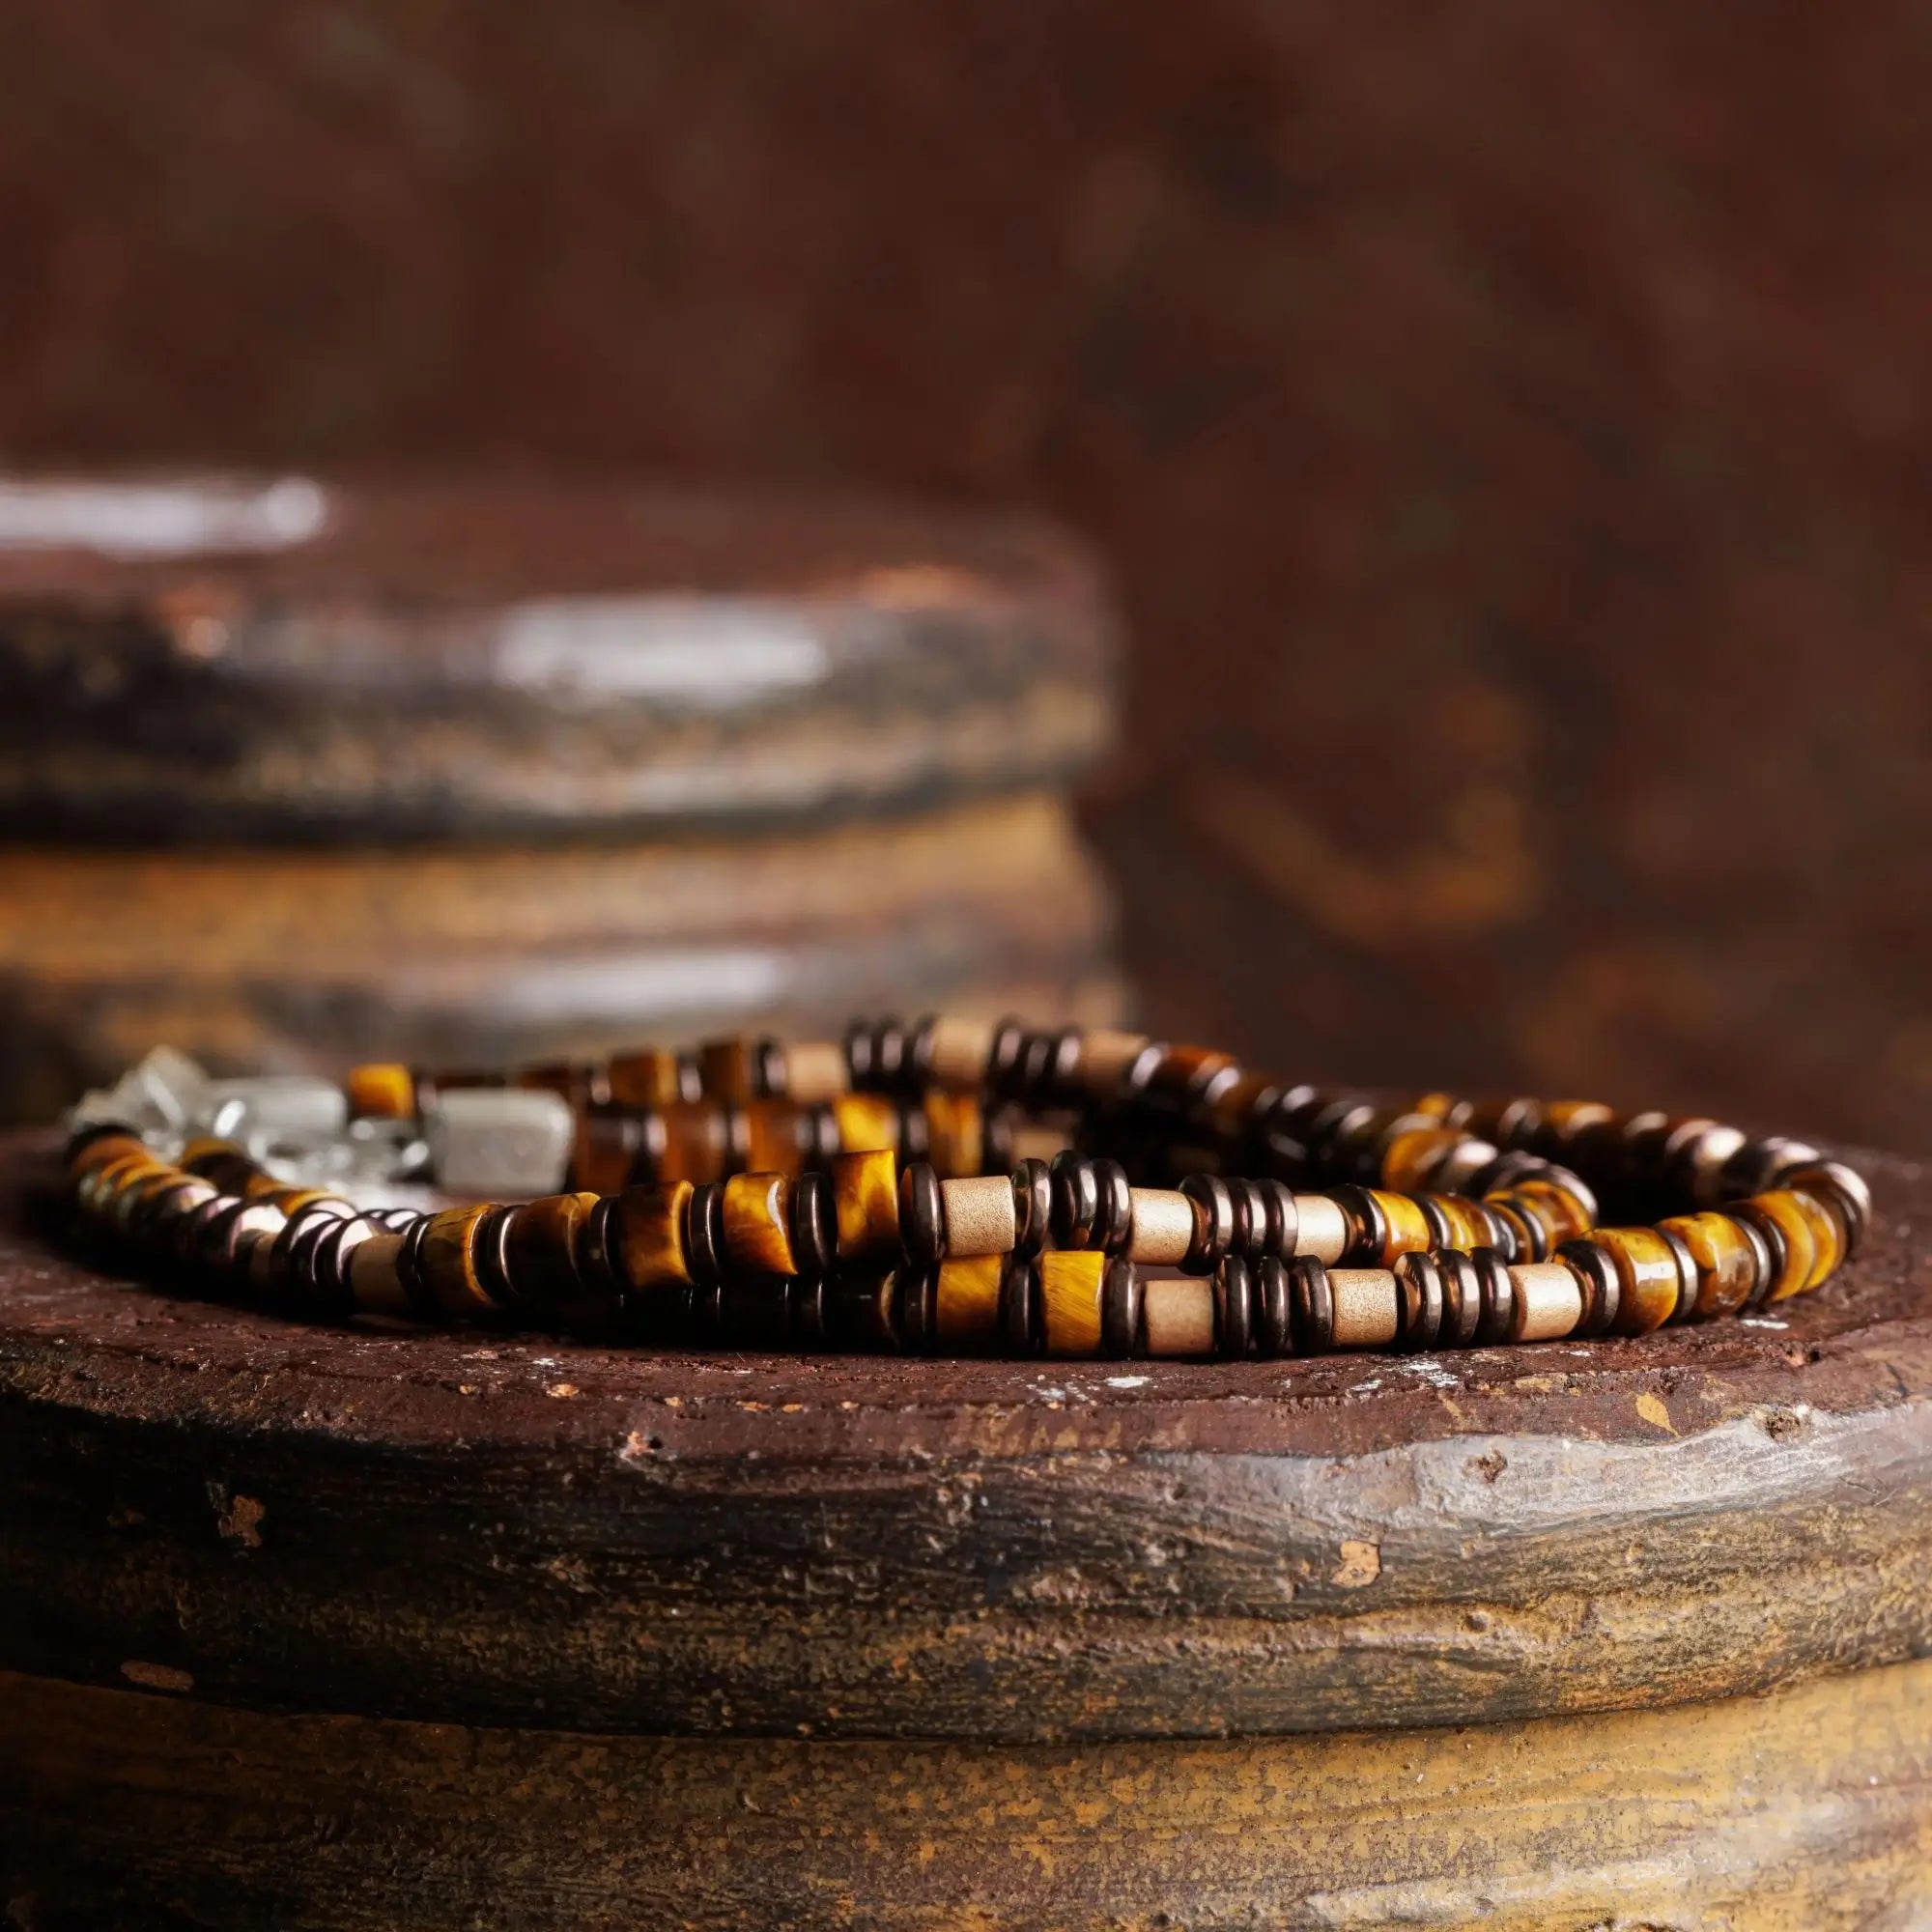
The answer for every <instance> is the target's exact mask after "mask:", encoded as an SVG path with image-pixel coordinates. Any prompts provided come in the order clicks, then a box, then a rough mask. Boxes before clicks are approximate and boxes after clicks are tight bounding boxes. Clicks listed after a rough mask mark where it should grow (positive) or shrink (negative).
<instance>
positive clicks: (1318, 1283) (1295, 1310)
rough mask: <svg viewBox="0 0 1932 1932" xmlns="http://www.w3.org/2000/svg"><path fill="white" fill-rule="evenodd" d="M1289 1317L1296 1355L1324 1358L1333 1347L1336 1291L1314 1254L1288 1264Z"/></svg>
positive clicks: (1326, 1271) (1303, 1256)
mask: <svg viewBox="0 0 1932 1932" xmlns="http://www.w3.org/2000/svg"><path fill="white" fill-rule="evenodd" d="M1288 1299H1289V1316H1290V1321H1291V1322H1292V1323H1293V1329H1294V1352H1295V1353H1296V1354H1297V1355H1326V1354H1329V1353H1331V1352H1332V1351H1333V1350H1334V1347H1335V1291H1334V1290H1333V1289H1332V1288H1331V1287H1330V1286H1329V1285H1328V1270H1327V1269H1326V1268H1325V1267H1323V1266H1322V1264H1321V1263H1320V1262H1318V1261H1317V1260H1316V1259H1315V1258H1314V1256H1313V1255H1302V1256H1300V1257H1299V1258H1298V1259H1297V1260H1295V1261H1292V1262H1290V1263H1289V1264H1288Z"/></svg>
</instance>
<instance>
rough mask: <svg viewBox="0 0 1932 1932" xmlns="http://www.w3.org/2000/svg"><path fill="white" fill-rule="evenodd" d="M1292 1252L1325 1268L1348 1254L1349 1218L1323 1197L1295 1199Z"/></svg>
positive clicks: (1309, 1196)
mask: <svg viewBox="0 0 1932 1932" xmlns="http://www.w3.org/2000/svg"><path fill="white" fill-rule="evenodd" d="M1294 1216H1295V1221H1294V1252H1295V1253H1296V1254H1297V1255H1307V1256H1308V1257H1310V1259H1312V1260H1314V1261H1318V1262H1321V1264H1323V1265H1324V1266H1325V1265H1327V1264H1330V1263H1333V1262H1339V1261H1340V1260H1341V1259H1342V1257H1343V1256H1344V1255H1345V1254H1346V1253H1347V1252H1348V1250H1349V1217H1348V1216H1347V1215H1346V1214H1345V1213H1343V1211H1342V1209H1341V1208H1340V1207H1339V1206H1338V1205H1337V1204H1336V1203H1335V1202H1333V1201H1331V1200H1329V1198H1328V1197H1327V1195H1325V1194H1297V1195H1296V1196H1295V1197H1294Z"/></svg>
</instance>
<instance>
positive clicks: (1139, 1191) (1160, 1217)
mask: <svg viewBox="0 0 1932 1932" xmlns="http://www.w3.org/2000/svg"><path fill="white" fill-rule="evenodd" d="M1131 1199H1132V1201H1133V1209H1134V1211H1133V1222H1132V1229H1133V1232H1132V1234H1131V1235H1130V1236H1129V1237H1128V1240H1127V1259H1128V1260H1129V1261H1132V1262H1140V1263H1142V1264H1146V1265H1149V1266H1155V1267H1173V1266H1175V1265H1176V1264H1178V1263H1179V1262H1181V1261H1182V1260H1184V1259H1185V1258H1186V1254H1187V1251H1188V1249H1189V1248H1191V1247H1192V1246H1193V1245H1194V1203H1193V1202H1191V1201H1190V1200H1189V1199H1188V1198H1187V1196H1186V1195H1184V1194H1181V1193H1178V1192H1177V1191H1176V1190H1175V1189H1173V1188H1171V1187H1136V1188H1134V1189H1133V1190H1132V1193H1131Z"/></svg>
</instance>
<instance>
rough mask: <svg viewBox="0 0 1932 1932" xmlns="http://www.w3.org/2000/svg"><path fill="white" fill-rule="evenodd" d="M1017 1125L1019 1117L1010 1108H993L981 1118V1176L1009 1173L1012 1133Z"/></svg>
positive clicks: (1011, 1157) (1010, 1167)
mask: <svg viewBox="0 0 1932 1932" xmlns="http://www.w3.org/2000/svg"><path fill="white" fill-rule="evenodd" d="M1018 1125H1019V1117H1018V1115H1017V1114H1015V1113H1014V1111H1013V1110H1012V1108H1010V1107H993V1108H990V1109H988V1110H986V1111H985V1113H984V1114H983V1115H982V1117H981V1122H980V1132H981V1133H982V1134H983V1135H984V1140H983V1143H982V1150H981V1153H980V1173H982V1174H1005V1173H1009V1172H1010V1171H1011V1169H1012V1165H1013V1132H1014V1130H1015V1128H1016V1127H1017V1126H1018Z"/></svg>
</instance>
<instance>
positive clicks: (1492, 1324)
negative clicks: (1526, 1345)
mask: <svg viewBox="0 0 1932 1932" xmlns="http://www.w3.org/2000/svg"><path fill="white" fill-rule="evenodd" d="M1469 1263H1470V1265H1471V1266H1472V1267H1474V1269H1475V1270H1476V1303H1477V1315H1476V1347H1477V1348H1479V1349H1494V1348H1499V1347H1500V1346H1501V1345H1502V1344H1503V1343H1505V1342H1507V1341H1508V1340H1509V1338H1510V1328H1511V1326H1512V1324H1513V1323H1514V1321H1515V1320H1516V1282H1515V1280H1514V1279H1513V1278H1512V1277H1511V1274H1510V1271H1509V1264H1508V1263H1507V1262H1505V1261H1504V1260H1503V1257H1502V1254H1501V1252H1500V1251H1499V1250H1498V1249H1495V1248H1476V1249H1473V1250H1471V1252H1470V1255H1469Z"/></svg>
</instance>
